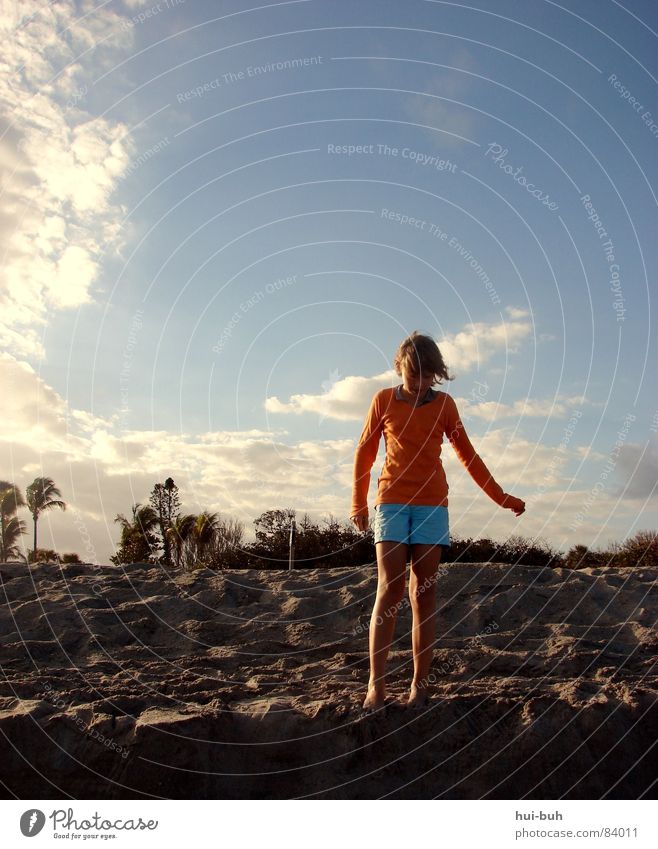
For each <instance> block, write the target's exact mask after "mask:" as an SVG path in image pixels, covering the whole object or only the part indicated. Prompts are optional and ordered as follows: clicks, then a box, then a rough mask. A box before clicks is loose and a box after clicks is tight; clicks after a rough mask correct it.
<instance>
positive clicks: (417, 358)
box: [393, 330, 455, 383]
mask: <svg viewBox="0 0 658 849" xmlns="http://www.w3.org/2000/svg"><path fill="white" fill-rule="evenodd" d="M393 365H394V366H395V372H396V374H399V375H400V376H402V367H403V366H406V367H407V369H408V371H410V372H411V373H412V374H414V375H417V374H433V375H434V380H433V381H432V383H443V381H444V380H454V379H455V378H454V377H451V376H450V375H449V374H448V369H447V368H446V364H445V363H444V362H443V356H442V354H441V351H440V350H439V346H438V345H437V344H436V342H435V341H434V339H432V337H431V336H426V335H425V334H423V333H419V332H418V331H417V330H414V332H413V333H412V334H411V336H407V338H406V339H405V340H404V341H402V342H400V344H399V346H398V349H397V351H396V352H395V359H394V361H393Z"/></svg>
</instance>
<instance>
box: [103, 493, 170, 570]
mask: <svg viewBox="0 0 658 849" xmlns="http://www.w3.org/2000/svg"><path fill="white" fill-rule="evenodd" d="M132 512H133V518H132V521H131V520H130V519H127V518H126V517H125V516H124V515H123V514H122V513H119V514H118V515H117V516H116V517H115V519H114V521H115V522H117V523H118V524H120V525H121V542H120V544H119V548H118V549H117V552H116V554H115V555H114V556H112V557H110V560H111V561H112V563H115V564H117V565H119V564H122V563H147V562H149V561H151V560H155V559H156V558H157V551H158V548H159V544H158V538H157V536H156V534H155V533H154V531H155V530H156V528H157V527H158V517H157V515H156V513H155V510H153V508H152V507H150V506H149V505H148V504H133V510H132Z"/></svg>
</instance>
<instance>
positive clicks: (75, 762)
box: [0, 563, 658, 799]
mask: <svg viewBox="0 0 658 849" xmlns="http://www.w3.org/2000/svg"><path fill="white" fill-rule="evenodd" d="M657 571H658V570H655V569H653V570H652V569H642V568H639V569H585V570H582V571H570V570H566V569H546V568H544V569H542V568H534V567H525V566H508V565H505V564H495V563H489V564H472V565H469V564H460V565H450V566H449V567H448V568H447V570H446V574H445V575H444V576H443V577H441V578H440V579H439V582H438V612H439V616H438V626H437V639H438V642H437V648H436V651H435V657H434V665H433V674H434V676H435V678H436V681H435V684H434V685H433V691H432V698H431V701H430V703H429V705H428V707H427V709H425V710H423V711H418V712H410V711H408V710H406V709H405V708H404V701H405V699H406V695H407V690H408V686H409V682H410V679H411V672H412V661H411V650H410V649H411V636H410V611H409V606H408V604H407V603H406V602H405V603H404V604H403V605H402V607H401V609H400V611H399V615H398V620H397V626H396V644H395V645H394V646H393V649H392V652H391V654H390V656H389V662H388V667H387V670H388V689H389V701H388V703H387V705H386V707H385V708H384V709H383V710H381V711H379V712H377V713H375V714H371V715H368V714H364V712H363V711H362V710H361V707H360V706H361V703H362V701H363V698H364V695H365V685H366V682H367V678H368V656H367V626H368V620H369V616H370V611H371V609H372V603H373V597H374V592H375V588H376V570H375V568H374V567H365V568H362V569H358V570H354V569H351V568H347V569H332V570H322V569H313V570H301V569H300V570H296V571H294V572H288V571H287V570H275V571H259V570H235V571H232V572H226V573H215V572H212V571H210V570H207V569H199V570H196V571H194V572H192V573H187V574H181V573H174V574H168V573H167V571H166V570H164V569H163V568H162V567H151V566H144V565H137V564H135V565H133V566H130V567H126V568H125V569H123V568H119V567H114V566H102V567H99V566H92V565H69V566H62V567H59V566H58V565H54V564H52V565H48V564H40V565H38V566H31V567H29V568H28V567H26V566H25V565H22V564H2V565H0V582H1V584H2V590H3V592H2V596H1V598H2V606H1V607H0V624H1V627H2V635H3V639H2V647H1V648H0V664H1V666H2V670H3V673H4V675H3V679H2V684H1V685H0V732H2V736H1V737H0V746H1V747H2V751H1V753H0V754H1V757H2V765H3V766H2V782H3V785H4V790H3V791H2V792H3V795H4V798H13V797H19V798H30V799H39V798H53V799H55V798H66V797H69V796H70V797H73V798H94V799H95V798H117V799H128V798H200V799H207V798H257V799H261V798H369V799H372V798H398V799H401V798H413V799H427V798H439V799H441V798H445V799H459V798H463V799H480V798H490V799H491V798H508V799H532V798H537V799H539V798H549V799H557V798H590V799H598V798H602V797H606V798H613V799H615V798H639V797H641V796H644V798H649V797H651V796H652V794H654V793H655V788H654V789H650V788H651V784H652V782H654V780H655V777H656V775H655V761H652V758H651V753H650V752H649V748H650V746H651V744H652V743H653V742H654V741H655V740H656V737H657V733H656V732H657V730H658V708H657V695H658V682H657V673H656V647H657V644H658V641H657V639H656V630H655V621H656V597H655V583H656V572H657Z"/></svg>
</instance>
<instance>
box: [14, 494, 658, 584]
mask: <svg viewBox="0 0 658 849" xmlns="http://www.w3.org/2000/svg"><path fill="white" fill-rule="evenodd" d="M25 492H26V498H24V497H23V495H22V494H21V491H20V489H19V488H18V487H17V486H16V485H15V484H13V483H10V482H8V481H0V560H1V561H2V562H6V561H7V560H11V559H20V560H23V561H25V560H26V555H25V553H24V550H23V547H22V545H21V544H20V543H21V537H22V536H23V535H24V534H26V533H27V530H26V526H25V522H24V521H23V520H22V519H20V518H19V517H18V515H17V512H18V510H19V509H21V508H27V509H28V510H29V511H30V513H31V515H32V520H33V524H34V537H33V539H34V547H33V548H32V550H30V551H28V552H27V561H28V562H30V563H34V562H44V561H47V562H55V563H62V564H65V563H80V558H79V556H78V555H77V554H76V553H75V552H68V553H66V554H62V555H61V556H60V555H58V554H57V552H56V551H54V550H52V549H42V548H38V546H37V528H38V521H39V517H40V516H41V514H42V513H43V512H44V511H46V510H51V509H54V508H56V507H57V508H60V509H62V510H65V509H66V503H65V502H64V501H63V500H62V497H61V492H60V491H59V489H58V488H57V487H56V486H55V483H54V482H53V481H52V480H51V478H47V477H39V478H35V480H34V481H33V482H32V483H31V484H30V485H29V486H28V487H27V489H26V491H25ZM293 519H295V523H296V537H295V568H316V567H322V568H332V567H338V566H350V567H359V566H365V565H373V564H375V563H376V552H375V546H374V538H373V531H372V528H369V529H368V530H367V531H366V532H365V533H363V534H362V533H359V532H358V531H357V530H356V529H355V528H354V526H353V525H352V523H351V522H349V521H343V522H340V521H338V520H337V519H336V518H335V517H334V516H333V515H331V514H330V515H329V516H328V517H325V518H323V519H322V520H321V522H319V523H315V522H312V521H311V519H310V517H309V515H308V513H304V514H303V515H302V516H301V518H298V517H297V514H296V511H295V510H293V509H292V508H289V507H288V508H278V509H274V510H267V511H265V512H264V513H263V514H261V515H260V516H259V517H258V518H257V519H255V520H254V526H255V538H256V539H255V541H254V542H252V543H249V544H246V543H245V542H244V525H243V524H242V522H240V521H238V520H236V519H233V518H230V517H223V516H221V515H220V514H219V513H213V512H211V511H209V510H202V511H201V512H200V513H198V514H196V513H185V514H181V511H180V498H179V494H178V487H177V486H176V484H175V483H174V481H173V479H172V478H167V479H166V480H165V482H164V483H156V484H155V486H154V487H153V490H152V491H151V494H150V497H149V503H148V504H140V503H137V504H134V505H133V507H132V515H131V516H130V517H129V518H127V517H126V516H124V515H123V514H121V513H120V514H118V515H117V516H116V517H115V519H114V521H115V522H116V523H117V524H118V525H120V528H121V538H120V541H119V545H118V547H117V550H116V553H115V554H114V555H113V556H112V557H111V558H110V560H111V561H112V563H115V564H116V565H120V564H121V565H122V564H126V565H128V564H131V563H161V564H163V565H165V566H167V567H171V568H175V569H182V570H191V569H195V568H203V567H206V568H210V569H216V570H217V569H239V568H243V569H244V568H248V569H285V568H287V567H288V558H289V549H290V528H291V523H292V520H293ZM442 561H443V562H444V563H490V562H496V563H509V564H510V565H516V564H522V565H526V566H545V567H556V568H566V569H586V568H592V567H596V568H603V567H630V568H646V567H649V568H651V567H653V568H655V567H658V532H656V531H650V530H640V531H637V532H636V533H635V534H634V535H633V536H631V537H629V538H628V539H626V540H624V542H622V543H618V542H615V541H609V542H608V545H607V547H604V548H597V549H590V548H588V547H587V546H586V545H574V546H573V547H572V548H570V549H569V550H568V551H567V553H566V554H562V553H561V552H559V551H557V550H556V549H554V548H553V547H552V546H551V545H549V544H548V543H547V542H546V541H545V540H544V539H542V538H541V537H540V538H537V539H526V538H524V537H521V536H518V535H513V536H510V537H508V538H507V539H506V540H504V541H503V542H498V541H496V540H492V539H489V538H478V539H474V538H472V537H468V538H466V539H462V538H460V537H457V536H455V535H453V537H452V544H451V546H450V547H449V548H445V549H444V551H443V555H442Z"/></svg>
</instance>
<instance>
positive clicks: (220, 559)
mask: <svg viewBox="0 0 658 849" xmlns="http://www.w3.org/2000/svg"><path fill="white" fill-rule="evenodd" d="M243 537H244V525H243V524H242V522H240V521H239V520H238V519H230V518H229V519H219V520H218V522H217V528H216V532H215V536H214V539H213V541H212V543H211V545H210V548H209V556H208V565H209V566H210V568H211V569H224V568H231V567H234V568H239V567H241V566H242V567H244V565H245V560H246V558H247V557H248V553H247V552H246V551H245V549H244V548H243Z"/></svg>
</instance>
